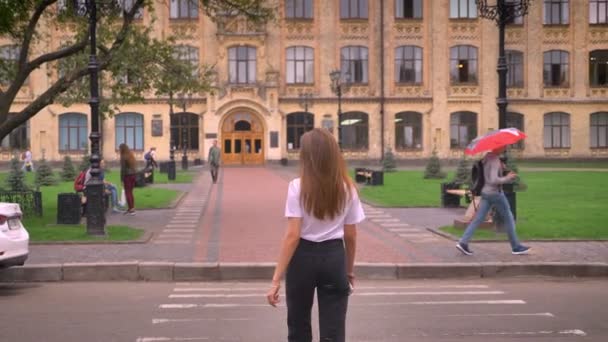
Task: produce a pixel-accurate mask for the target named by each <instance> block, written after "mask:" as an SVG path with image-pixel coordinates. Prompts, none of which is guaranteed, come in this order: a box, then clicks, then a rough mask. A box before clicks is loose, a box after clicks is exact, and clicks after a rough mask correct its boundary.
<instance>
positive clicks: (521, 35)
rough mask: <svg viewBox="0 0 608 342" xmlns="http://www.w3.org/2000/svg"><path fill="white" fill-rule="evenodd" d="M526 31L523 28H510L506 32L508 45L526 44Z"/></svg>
mask: <svg viewBox="0 0 608 342" xmlns="http://www.w3.org/2000/svg"><path fill="white" fill-rule="evenodd" d="M525 34H526V31H524V29H523V28H521V27H509V28H507V30H506V32H505V42H506V44H513V45H517V44H523V43H524V42H525V38H526V36H525Z"/></svg>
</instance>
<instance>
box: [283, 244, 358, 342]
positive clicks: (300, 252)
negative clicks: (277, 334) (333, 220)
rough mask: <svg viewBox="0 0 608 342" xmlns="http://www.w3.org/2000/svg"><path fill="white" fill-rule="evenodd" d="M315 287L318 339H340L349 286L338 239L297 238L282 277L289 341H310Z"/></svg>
mask: <svg viewBox="0 0 608 342" xmlns="http://www.w3.org/2000/svg"><path fill="white" fill-rule="evenodd" d="M315 289H316V290H317V300H318V303H319V334H320V336H319V339H320V341H321V342H344V341H345V321H346V308H347V306H348V294H349V290H350V288H349V285H348V280H347V277H346V256H345V250H344V242H343V241H342V240H330V241H324V242H311V241H308V240H304V239H300V243H299V244H298V247H297V248H296V251H295V253H294V255H293V257H292V258H291V261H290V263H289V266H288V268H287V274H286V277H285V292H286V298H287V327H288V330H289V334H288V341H289V342H311V341H312V328H311V322H310V321H311V310H312V305H313V299H314V293H315Z"/></svg>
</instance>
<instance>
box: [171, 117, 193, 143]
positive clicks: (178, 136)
mask: <svg viewBox="0 0 608 342" xmlns="http://www.w3.org/2000/svg"><path fill="white" fill-rule="evenodd" d="M198 121H199V120H198V115H196V114H194V113H175V114H173V115H172V116H171V145H172V146H175V147H176V148H177V149H178V150H183V149H184V146H185V147H186V149H188V150H198Z"/></svg>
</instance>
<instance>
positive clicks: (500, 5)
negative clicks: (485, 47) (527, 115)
mask: <svg viewBox="0 0 608 342" xmlns="http://www.w3.org/2000/svg"><path fill="white" fill-rule="evenodd" d="M475 3H476V4H477V8H478V9H479V15H480V16H481V17H482V18H485V19H489V20H493V21H495V22H496V25H498V64H497V68H496V71H497V72H498V97H497V98H496V105H497V106H498V128H506V127H507V105H508V100H507V71H508V67H507V60H506V57H505V26H506V25H507V24H508V23H509V22H511V21H512V20H513V19H515V18H517V17H523V16H525V15H526V14H527V13H528V7H529V4H530V0H475Z"/></svg>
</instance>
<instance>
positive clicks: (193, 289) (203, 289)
mask: <svg viewBox="0 0 608 342" xmlns="http://www.w3.org/2000/svg"><path fill="white" fill-rule="evenodd" d="M175 285H176V286H190V285H192V284H191V283H177V284H175ZM487 288H489V286H488V285H481V284H471V285H459V284H447V285H432V284H429V285H404V286H357V290H408V289H409V290H413V289H487ZM266 290H268V287H262V286H260V287H176V288H174V289H173V292H199V291H200V292H207V291H209V292H210V291H218V292H224V291H227V292H230V291H266Z"/></svg>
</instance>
